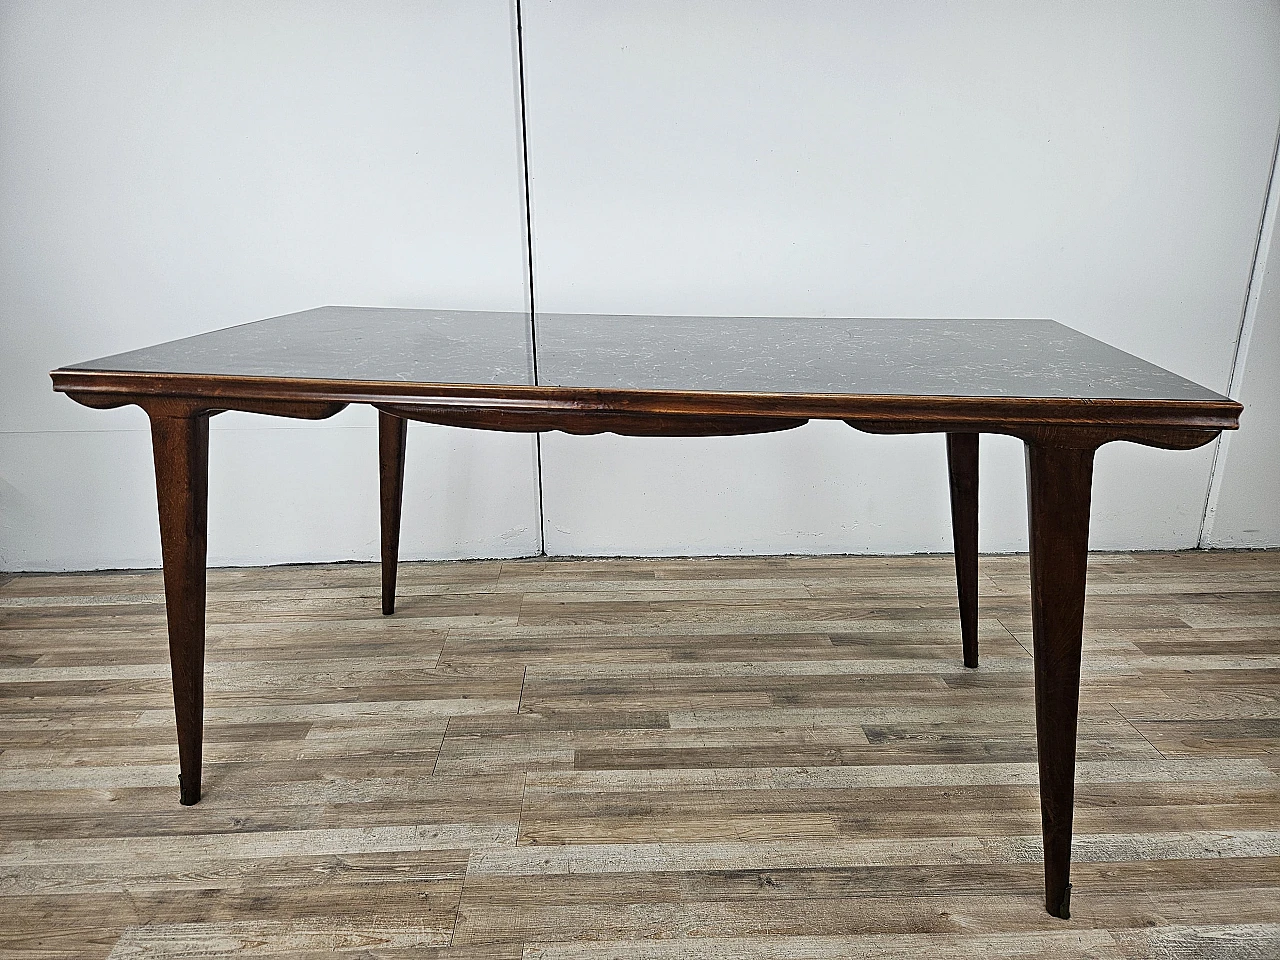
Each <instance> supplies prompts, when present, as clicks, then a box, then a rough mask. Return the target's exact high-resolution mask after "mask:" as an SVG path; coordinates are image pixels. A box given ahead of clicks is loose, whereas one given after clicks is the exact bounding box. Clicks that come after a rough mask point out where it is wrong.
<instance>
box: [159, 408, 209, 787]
mask: <svg viewBox="0 0 1280 960" xmlns="http://www.w3.org/2000/svg"><path fill="white" fill-rule="evenodd" d="M151 446H152V452H153V453H154V455H155V463H156V499H157V501H158V503H159V507H160V545H161V550H162V553H163V556H164V597H165V610H166V612H167V614H168V620H169V663H170V668H171V670H172V673H173V708H174V712H175V714H176V715H177V721H178V761H179V765H180V767H181V770H182V774H181V777H180V778H179V781H178V782H179V784H180V790H181V800H182V802H183V803H184V804H186V805H188V806H190V805H191V804H193V803H198V802H199V801H200V753H201V746H202V742H203V735H204V601H205V531H206V523H207V517H208V499H209V497H208V494H209V415H208V414H207V413H198V414H194V415H178V416H162V415H159V414H152V416H151Z"/></svg>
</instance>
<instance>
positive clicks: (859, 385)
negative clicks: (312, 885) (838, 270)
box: [67, 307, 1225, 400]
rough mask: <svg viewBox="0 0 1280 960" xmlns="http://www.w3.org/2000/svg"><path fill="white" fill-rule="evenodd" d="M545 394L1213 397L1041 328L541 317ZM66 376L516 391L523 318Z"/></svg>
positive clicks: (302, 318)
mask: <svg viewBox="0 0 1280 960" xmlns="http://www.w3.org/2000/svg"><path fill="white" fill-rule="evenodd" d="M537 366H538V369H537V377H536V382H537V383H538V384H540V385H542V386H558V387H592V388H601V389H621V390H679V391H702V392H713V393H715V392H734V393H789V394H861V395H891V396H892V395H897V396H952V397H954V396H959V397H965V396H968V397H1074V398H1081V399H1105V398H1112V399H1130V400H1131V399H1160V400H1221V399H1225V398H1224V397H1222V396H1220V395H1219V394H1217V393H1214V392H1213V391H1212V390H1208V389H1206V388H1204V387H1201V386H1199V385H1197V384H1195V383H1192V382H1191V381H1189V380H1186V379H1183V378H1182V377H1179V376H1178V375H1177V374H1174V373H1170V372H1169V371H1167V370H1163V369H1161V368H1160V367H1157V366H1155V365H1154V364H1150V363H1147V362H1146V361H1145V360H1140V359H1139V358H1137V357H1135V356H1133V355H1131V354H1128V353H1125V352H1123V351H1121V350H1117V349H1116V348H1114V347H1111V346H1108V345H1107V344H1105V343H1102V342H1101V341H1099V340H1094V339H1093V338H1091V337H1087V336H1085V335H1084V334H1082V333H1077V332H1076V331H1075V330H1072V329H1070V328H1069V327H1065V326H1063V325H1062V324H1059V323H1055V322H1053V321H1052V320H888V319H883V320H876V319H857V320H855V319H826V318H777V317H647V316H601V315H595V314H539V315H538V323H537ZM67 369H72V370H113V371H130V372H145V373H179V374H208V375H215V376H251V377H269V378H288V379H314V380H364V381H399V382H405V383H448V384H484V385H512V386H523V385H529V384H532V383H534V382H535V377H534V369H533V350H532V346H531V342H530V333H529V318H528V315H527V314H521V313H489V312H479V311H465V310H400V309H390V308H381V307H320V308H318V309H316V310H307V311H304V312H302V313H294V314H289V315H288V316H284V317H276V318H274V319H271V320H261V321H258V322H257V323H248V324H244V325H242V326H238V327H229V328H227V329H225V330H218V331H215V332H213V333H206V334H201V335H200V336H196V337H188V338H186V339H184V340H175V341H173V342H171V343H165V344H160V345H159V346H154V347H147V348H144V349H142V350H134V351H132V352H130V353H122V354H118V355H116V356H113V357H105V358H103V359H101V360H93V361H89V362H87V363H80V364H76V365H74V366H72V367H70V368H67Z"/></svg>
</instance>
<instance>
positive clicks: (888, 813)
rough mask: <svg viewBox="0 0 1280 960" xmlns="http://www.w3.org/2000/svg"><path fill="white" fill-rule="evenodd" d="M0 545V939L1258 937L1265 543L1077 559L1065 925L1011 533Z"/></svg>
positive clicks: (1277, 886) (750, 951) (1105, 943)
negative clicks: (962, 596)
mask: <svg viewBox="0 0 1280 960" xmlns="http://www.w3.org/2000/svg"><path fill="white" fill-rule="evenodd" d="M954 590H955V581H954V567H953V561H952V558H951V557H950V556H949V555H948V556H937V557H893V558H876V557H864V558H832V557H827V558H804V557H789V558H749V559H712V560H661V561H654V560H605V561H573V560H542V561H537V560H533V561H501V562H500V561H492V562H490V561H485V562H467V563H458V562H453V563H405V564H402V565H401V567H400V575H399V585H398V592H399V603H398V604H397V612H396V613H395V615H394V616H391V617H383V616H382V614H381V613H380V603H379V598H380V592H381V584H380V575H379V572H378V567H377V566H376V565H370V564H337V565H329V566H309V567H273V568H259V569H224V570H211V571H209V574H208V630H207V663H206V693H205V714H206V722H207V726H206V735H205V739H204V763H205V766H204V797H203V800H202V801H201V803H200V804H199V806H196V807H191V808H187V807H183V806H180V805H179V804H178V802H177V797H176V792H175V790H174V786H175V784H176V781H177V775H178V756H177V745H176V742H175V736H174V719H173V709H172V701H171V688H170V677H169V662H168V652H167V649H166V643H165V635H166V634H165V604H164V592H163V584H162V580H161V576H160V573H159V572H158V571H150V572H123V573H121V572H116V573H112V572H104V573H86V574H62V575H34V574H20V575H17V576H14V577H12V578H9V579H7V580H6V579H5V575H0V957H3V958H9V957H32V958H34V957H77V958H79V957H89V958H93V957H113V958H160V957H219V956H227V955H231V954H233V953H237V952H239V953H243V954H244V955H246V956H254V957H298V958H304V960H309V958H319V957H330V956H348V957H360V958H387V960H390V958H397V960H398V958H408V957H418V958H441V960H445V958H450V960H514V958H539V960H579V958H604V957H617V958H634V960H641V958H643V960H657V958H677V957H679V958H685V957H708V958H738V957H749V958H760V960H765V958H770V960H772V958H806V960H826V958H864V957H865V958H870V957H888V958H908V957H920V956H928V957H932V958H942V960H955V958H962V957H963V958H968V957H996V958H1018V960H1023V958H1042V957H1045V958H1047V957H1067V958H1070V957H1090V958H1101V960H1128V958H1139V957H1149V956H1156V957H1161V958H1174V957H1189V958H1199V960H1208V958H1214V960H1216V958H1228V960H1232V958H1238V960H1245V958H1248V960H1255V958H1267V957H1276V956H1280V908H1277V906H1276V904H1277V902H1280V554H1276V553H1207V554H1206V553H1186V554H1163V555H1155V554H1151V555H1130V554H1126V555H1115V556H1113V555H1101V554H1095V555H1092V556H1091V557H1090V561H1089V580H1088V603H1087V606H1086V609H1085V617H1084V650H1083V668H1082V686H1081V694H1080V706H1079V711H1080V738H1079V745H1078V772H1077V786H1076V809H1075V839H1074V868H1073V870H1072V883H1073V884H1074V891H1073V893H1072V902H1071V908H1072V909H1071V913H1072V919H1071V920H1070V921H1062V920H1057V919H1055V918H1053V917H1050V916H1048V915H1047V914H1046V913H1045V911H1044V908H1043V888H1042V877H1041V856H1042V849H1041V837H1040V815H1039V799H1038V792H1037V786H1036V783H1037V780H1036V777H1037V772H1036V754H1035V726H1034V709H1035V707H1034V700H1033V687H1032V683H1033V671H1032V660H1031V655H1030V652H1029V651H1030V649H1031V646H1032V623H1031V608H1030V602H1029V592H1028V563H1027V558H1026V557H984V558H983V559H982V562H981V566H980V572H979V590H980V592H981V597H982V599H981V606H980V616H979V622H978V633H979V637H980V641H981V644H982V650H983V656H982V666H981V668H980V669H978V670H966V669H965V668H964V666H963V665H962V662H961V656H960V653H961V651H960V643H959V625H958V622H957V616H956V612H955V594H954Z"/></svg>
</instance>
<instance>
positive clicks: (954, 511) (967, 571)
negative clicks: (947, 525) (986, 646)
mask: <svg viewBox="0 0 1280 960" xmlns="http://www.w3.org/2000/svg"><path fill="white" fill-rule="evenodd" d="M947 470H948V472H949V473H950V475H951V539H952V543H953V544H954V545H955V555H956V593H957V594H958V595H959V599H960V636H961V638H962V640H963V643H964V665H965V666H966V667H976V666H977V665H978V435H977V434H976V433H948V434H947Z"/></svg>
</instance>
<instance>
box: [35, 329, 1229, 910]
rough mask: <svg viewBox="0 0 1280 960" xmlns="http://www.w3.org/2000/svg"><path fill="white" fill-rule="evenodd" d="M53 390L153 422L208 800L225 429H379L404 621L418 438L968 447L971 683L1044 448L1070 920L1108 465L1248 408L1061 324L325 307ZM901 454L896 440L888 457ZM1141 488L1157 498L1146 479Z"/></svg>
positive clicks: (187, 774)
mask: <svg viewBox="0 0 1280 960" xmlns="http://www.w3.org/2000/svg"><path fill="white" fill-rule="evenodd" d="M51 376H52V380H53V387H54V389H55V390H57V391H61V392H63V393H65V394H67V395H68V396H69V397H71V398H72V399H73V400H76V401H78V402H79V403H82V404H85V405H87V406H90V407H98V408H111V407H120V406H123V405H127V404H136V405H137V406H139V407H141V408H142V409H143V410H144V411H145V412H146V414H147V416H148V417H149V420H150V426H151V437H152V449H153V454H154V461H155V477H156V494H157V504H158V509H159V519H160V539H161V548H162V555H163V565H164V589H165V603H166V614H167V621H168V639H169V657H170V664H171V673H172V680H173V701H174V710H175V715H176V719H177V739H178V756H179V766H180V770H181V775H180V781H179V799H180V801H181V802H182V803H183V804H187V805H191V804H195V803H197V802H198V801H199V799H200V771H201V750H202V743H203V727H204V723H203V714H204V664H205V578H206V528H207V512H208V511H207V503H208V483H209V420H210V418H211V417H213V416H216V415H217V414H219V413H222V412H225V411H243V412H248V413H255V414H263V415H266V416H274V417H290V418H301V419H306V420H320V419H324V418H326V417H332V416H334V415H335V414H337V413H338V412H339V411H341V410H342V409H343V408H345V407H346V406H348V405H349V404H368V405H371V406H373V407H376V408H377V410H378V458H379V477H380V501H381V557H382V568H381V572H382V596H381V600H382V612H383V613H384V614H388V615H390V614H392V613H393V612H394V610H395V586H396V565H397V560H398V553H399V535H400V534H399V531H400V517H401V512H402V502H403V488H404V463H405V447H406V442H407V424H408V421H410V420H417V421H423V422H426V423H432V424H444V425H448V426H453V427H464V428H469V429H476V430H500V431H514V432H524V433H536V432H541V431H551V430H559V431H564V432H566V433H570V434H599V433H606V432H608V433H615V434H621V435H625V436H649V437H713V436H735V435H746V434H757V433H769V432H774V431H780V430H791V429H795V428H797V427H801V426H803V425H804V424H805V423H807V422H808V421H809V420H840V421H844V422H845V423H846V424H848V425H849V426H850V427H853V428H855V429H857V430H861V431H865V432H867V433H872V434H918V433H937V434H943V435H944V436H945V438H946V450H947V463H948V472H949V483H950V496H951V515H952V536H953V543H954V548H955V566H956V583H957V598H958V605H959V627H960V629H959V633H960V637H961V652H962V656H963V659H964V664H965V665H966V666H968V667H973V668H977V666H978V438H979V436H980V435H981V434H984V433H985V434H1004V435H1008V436H1012V437H1016V438H1018V439H1019V440H1021V441H1022V442H1023V444H1024V446H1025V454H1026V483H1027V505H1028V525H1029V547H1030V570H1031V620H1032V637H1033V659H1034V685H1035V723H1036V748H1037V759H1038V767H1039V788H1040V811H1041V828H1042V834H1043V838H1044V889H1045V905H1046V908H1047V909H1048V911H1049V913H1050V914H1053V915H1054V916H1057V917H1062V918H1064V919H1065V918H1068V917H1069V916H1070V898H1071V883H1070V871H1071V831H1072V811H1073V806H1074V793H1075V756H1076V723H1077V713H1078V706H1079V696H1080V663H1081V647H1082V637H1083V628H1084V609H1085V583H1086V567H1087V561H1088V547H1089V505H1090V496H1091V489H1092V479H1093V464H1094V454H1095V452H1096V451H1097V449H1098V448H1099V447H1100V446H1102V445H1103V444H1105V443H1112V442H1116V441H1127V442H1130V443H1138V444H1144V445H1146V446H1151V447H1161V448H1166V449H1172V450H1186V449H1191V448H1194V447H1199V446H1202V445H1203V444H1207V443H1209V442H1210V441H1212V440H1213V439H1214V438H1215V437H1217V436H1218V434H1219V433H1220V432H1221V431H1223V430H1232V429H1236V428H1237V427H1238V425H1239V416H1240V414H1241V411H1242V409H1243V408H1242V407H1241V405H1240V404H1238V403H1236V402H1235V401H1233V400H1231V399H1229V398H1227V397H1225V396H1222V395H1221V394H1218V393H1216V392H1214V391H1212V390H1209V389H1207V388H1206V387H1202V386H1200V385H1198V384H1196V383H1193V382H1191V381H1190V380H1187V379H1185V378H1183V377H1181V376H1179V375H1177V374H1175V373H1172V372H1170V371H1168V370H1165V369H1162V368H1161V367H1158V366H1156V365H1154V364H1152V363H1148V362H1147V361H1145V360H1142V359H1139V358H1138V357H1135V356H1133V355H1132V354H1129V353H1126V352H1124V351H1122V350H1120V349H1117V348H1116V347H1113V346H1110V345H1108V344H1106V343H1103V342H1102V341H1100V340H1097V339H1094V338H1092V337H1089V336H1086V335H1085V334H1083V333H1080V332H1078V331H1076V330H1074V329H1072V328H1070V327H1068V326H1065V325H1063V324H1061V323H1058V322H1055V321H1052V320H1042V319H902V318H899V319H893V318H881V319H865V318H838V317H785V318H784V317H700V316H647V315H603V314H569V313H541V312H539V313H537V314H531V313H530V312H528V311H524V312H519V311H511V312H502V311H475V310H445V309H402V308H391V307H345V306H326V307H319V308H316V309H311V310H304V311H302V312H299V313H291V314H288V315H285V316H279V317H274V318H271V319H266V320H258V321H256V322H252V323H245V324H241V325H239V326H232V327H227V328H224V329H219V330H214V331H212V332H209V333H203V334H200V335H197V336H191V337H186V338H184V339H179V340H174V341H171V342H168V343H162V344H159V345H155V346H148V347H144V348H142V349H138V350H133V351H130V352H127V353H120V354H116V355H114V356H109V357H103V358H101V359H98V360H91V361H87V362H84V363H76V364H72V365H70V366H65V367H60V368H58V369H57V370H54V371H53V372H52V374H51ZM893 450H894V446H893V444H892V443H891V442H889V441H885V444H884V456H885V457H892V456H893ZM1124 482H1126V483H1132V484H1142V483H1151V482H1154V478H1148V477H1142V476H1136V475H1135V476H1131V477H1128V478H1126V480H1125V481H1124Z"/></svg>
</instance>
